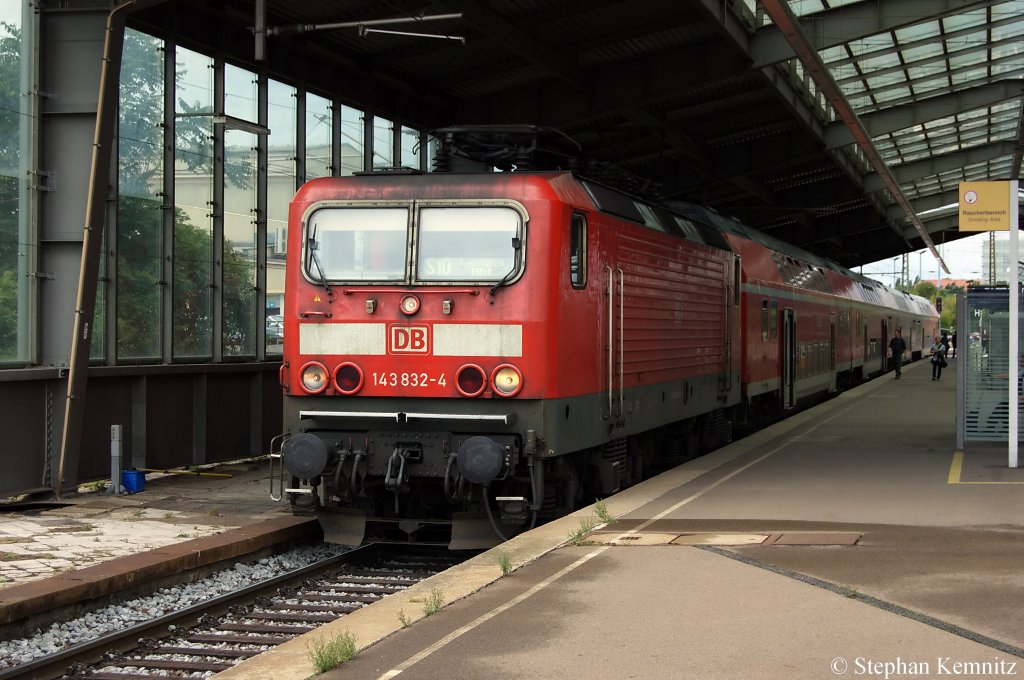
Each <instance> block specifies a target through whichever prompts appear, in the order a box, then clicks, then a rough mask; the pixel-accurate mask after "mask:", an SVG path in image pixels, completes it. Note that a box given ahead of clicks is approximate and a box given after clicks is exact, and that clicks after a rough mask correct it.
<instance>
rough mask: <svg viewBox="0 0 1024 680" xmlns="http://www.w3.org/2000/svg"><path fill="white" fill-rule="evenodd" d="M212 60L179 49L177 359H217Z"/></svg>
mask: <svg viewBox="0 0 1024 680" xmlns="http://www.w3.org/2000/svg"><path fill="white" fill-rule="evenodd" d="M213 76H214V72H213V59H211V58H210V57H206V56H204V55H201V54H198V53H196V52H192V51H190V50H186V49H182V48H178V51H177V55H176V82H175V97H174V100H175V102H176V103H177V107H176V111H175V126H174V160H175V162H174V166H175V167H174V172H175V176H174V258H173V262H174V300H173V305H174V319H173V324H174V333H173V338H174V342H173V347H174V349H173V354H174V358H175V359H185V360H199V361H202V360H206V359H209V358H210V357H211V356H212V354H213V318H212V315H211V313H212V310H213V285H214V282H213V174H212V171H211V170H212V167H213V118H212V116H211V115H210V114H212V113H213V111H214V96H213V94H214V91H213Z"/></svg>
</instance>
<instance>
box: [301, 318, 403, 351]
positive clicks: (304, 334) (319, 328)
mask: <svg viewBox="0 0 1024 680" xmlns="http://www.w3.org/2000/svg"><path fill="white" fill-rule="evenodd" d="M384 334H385V326H384V324H382V323H303V324H299V353H300V354H313V355H317V354H320V355H323V354H363V355H366V354H384V353H385V352H386V351H387V348H386V345H385V338H384Z"/></svg>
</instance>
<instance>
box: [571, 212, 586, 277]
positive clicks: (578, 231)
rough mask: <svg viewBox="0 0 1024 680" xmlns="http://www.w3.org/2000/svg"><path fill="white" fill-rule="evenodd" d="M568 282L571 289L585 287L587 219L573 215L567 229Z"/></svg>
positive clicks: (583, 216)
mask: <svg viewBox="0 0 1024 680" xmlns="http://www.w3.org/2000/svg"><path fill="white" fill-rule="evenodd" d="M569 280H570V281H571V282H572V287H573V288H585V287H586V285H587V218H586V216H585V215H579V214H575V213H574V214H573V216H572V225H571V226H570V227H569Z"/></svg>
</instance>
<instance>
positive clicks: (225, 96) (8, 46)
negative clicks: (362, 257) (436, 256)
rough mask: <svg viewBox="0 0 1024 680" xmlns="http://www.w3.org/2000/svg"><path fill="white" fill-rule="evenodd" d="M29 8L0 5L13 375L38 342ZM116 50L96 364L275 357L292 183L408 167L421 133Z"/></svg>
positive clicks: (163, 53) (0, 288)
mask: <svg viewBox="0 0 1024 680" xmlns="http://www.w3.org/2000/svg"><path fill="white" fill-rule="evenodd" d="M33 11H34V10H33V9H32V8H31V6H29V5H28V4H27V3H24V2H22V1H21V0H0V145H2V146H0V151H2V153H0V363H3V364H7V365H11V366H18V365H26V364H32V363H33V361H35V359H34V358H33V357H34V354H33V353H32V350H31V347H33V345H38V344H39V338H38V336H37V335H35V334H36V333H37V331H35V330H33V329H34V326H35V324H34V323H33V321H32V318H33V316H32V312H31V310H32V308H33V307H34V306H35V305H36V304H37V303H36V301H35V300H34V296H35V295H37V294H38V293H36V292H34V291H35V290H36V288H38V286H39V285H40V284H39V282H38V280H37V279H34V278H33V277H32V276H30V273H31V272H32V271H35V268H36V267H37V266H38V265H37V264H35V262H36V258H37V257H38V255H37V254H36V253H37V249H34V248H33V247H32V244H33V243H35V242H37V241H38V238H39V237H38V235H37V229H38V227H37V226H34V224H33V221H34V220H35V219H36V218H35V216H34V215H33V214H32V207H31V206H32V202H31V201H28V200H27V198H26V197H28V198H31V196H32V190H33V188H32V187H30V184H31V182H30V179H31V178H32V177H33V176H34V175H35V174H36V173H35V172H34V169H35V166H34V165H33V163H36V162H37V160H36V159H35V158H34V157H33V156H32V153H31V144H32V139H33V138H34V137H33V135H34V134H35V133H34V126H35V121H36V120H37V119H38V112H37V111H34V110H32V109H30V108H28V107H32V106H35V104H34V103H33V102H34V101H35V100H34V99H33V98H31V97H25V96H23V93H25V92H27V91H29V90H31V89H32V84H31V83H32V80H31V78H32V68H33V64H34V63H35V62H36V57H35V56H34V46H33V45H31V44H29V43H27V42H26V36H24V35H23V31H22V28H21V27H22V22H23V15H25V16H30V17H31V16H32V13H33ZM31 37H32V32H31V31H29V32H28V36H27V39H29V40H30V39H31ZM122 55H123V56H122V61H121V71H120V83H121V87H120V90H119V92H118V118H117V130H116V147H115V158H116V166H115V168H114V170H113V173H114V174H113V176H112V180H113V181H112V184H111V194H110V197H111V202H110V204H109V209H108V210H107V221H106V224H105V229H104V234H103V238H104V246H103V253H104V255H103V257H102V258H101V260H100V270H99V286H98V287H97V293H96V295H97V297H96V303H95V316H94V321H93V323H92V325H91V328H92V335H91V343H90V353H91V358H92V359H93V360H94V361H98V362H101V363H108V364H122V365H132V364H159V363H169V362H172V361H173V362H186V363H191V362H209V361H213V360H218V361H219V360H225V361H232V360H243V361H246V360H248V361H252V360H258V359H262V358H264V357H267V358H270V359H274V358H276V357H279V356H280V353H281V346H282V342H283V333H284V324H283V319H282V316H281V315H282V309H283V305H284V278H285V277H284V273H285V255H286V253H287V249H288V243H287V241H288V234H287V231H288V230H287V220H288V206H289V203H290V201H291V198H292V196H293V195H294V193H295V191H296V189H297V188H298V185H299V184H300V182H302V181H308V180H310V179H316V178H320V177H330V176H331V175H337V176H343V175H351V174H353V173H356V172H362V171H363V170H364V169H366V168H367V167H372V166H374V165H376V166H378V167H384V166H387V167H391V166H393V165H396V164H401V165H404V166H406V167H419V166H420V162H419V142H420V139H419V132H418V131H417V130H415V129H413V128H410V127H406V126H403V125H401V124H400V123H398V122H395V121H391V120H386V119H383V118H379V117H376V118H372V119H367V118H366V114H365V113H364V112H363V111H361V110H359V109H357V108H353V107H350V106H345V105H342V104H340V103H339V102H337V101H332V100H331V99H330V98H329V97H326V96H324V95H323V94H318V93H314V92H308V91H305V90H301V89H298V88H296V87H293V86H292V85H289V84H286V83H283V82H279V81H275V80H272V79H268V78H267V77H266V76H265V75H261V74H259V73H257V72H255V71H253V70H249V69H246V68H244V67H242V66H239V65H234V64H228V63H223V62H219V61H218V60H216V59H214V58H213V57H212V56H209V55H207V54H203V53H201V52H198V51H194V50H190V49H187V48H184V47H181V46H175V47H173V48H172V49H168V44H167V43H166V42H165V41H164V40H163V39H162V38H158V37H155V36H153V35H150V34H148V33H145V32H142V31H139V30H135V29H133V28H128V29H126V32H125V38H124V48H123V53H122ZM300 112H301V115H303V116H304V120H303V121H301V122H302V123H303V126H300V125H299V123H300V120H299V115H300ZM222 116H223V117H222ZM368 120H370V121H372V125H371V126H368V125H367V122H368ZM370 130H372V131H373V132H372V139H371V140H367V139H366V137H367V135H368V134H370V132H369V131H370ZM300 131H302V137H300ZM396 134H400V137H399V138H397V139H398V143H397V144H396V137H395V135H396ZM373 147H375V148H376V150H377V153H376V155H375V161H374V159H372V158H371V157H370V153H371V148H373ZM396 154H398V155H399V157H398V158H396V157H395V156H396ZM300 168H301V169H302V174H301V175H300ZM264 205H265V206H266V210H265V214H261V207H262V206H264ZM377 237H378V236H376V235H374V236H371V237H368V239H369V240H367V244H368V247H369V245H372V243H371V242H372V240H373V238H377ZM331 238H332V237H331V236H327V240H330V239H331ZM367 252H370V251H369V250H368V251H367ZM370 262H371V263H372V260H370ZM108 331H109V333H108ZM108 335H109V336H110V337H109V338H108ZM108 352H109V354H108Z"/></svg>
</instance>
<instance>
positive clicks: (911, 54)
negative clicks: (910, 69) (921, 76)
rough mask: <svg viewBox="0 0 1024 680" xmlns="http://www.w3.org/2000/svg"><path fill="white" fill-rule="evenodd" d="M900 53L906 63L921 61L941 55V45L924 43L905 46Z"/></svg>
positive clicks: (938, 43)
mask: <svg viewBox="0 0 1024 680" xmlns="http://www.w3.org/2000/svg"><path fill="white" fill-rule="evenodd" d="M901 51H902V52H903V58H904V59H905V60H906V61H907V62H908V63H913V62H915V61H921V60H923V59H931V58H933V57H937V56H939V55H940V54H942V53H943V50H942V43H940V42H931V43H924V44H923V45H913V46H907V47H904V48H903V49H902V50H901Z"/></svg>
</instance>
